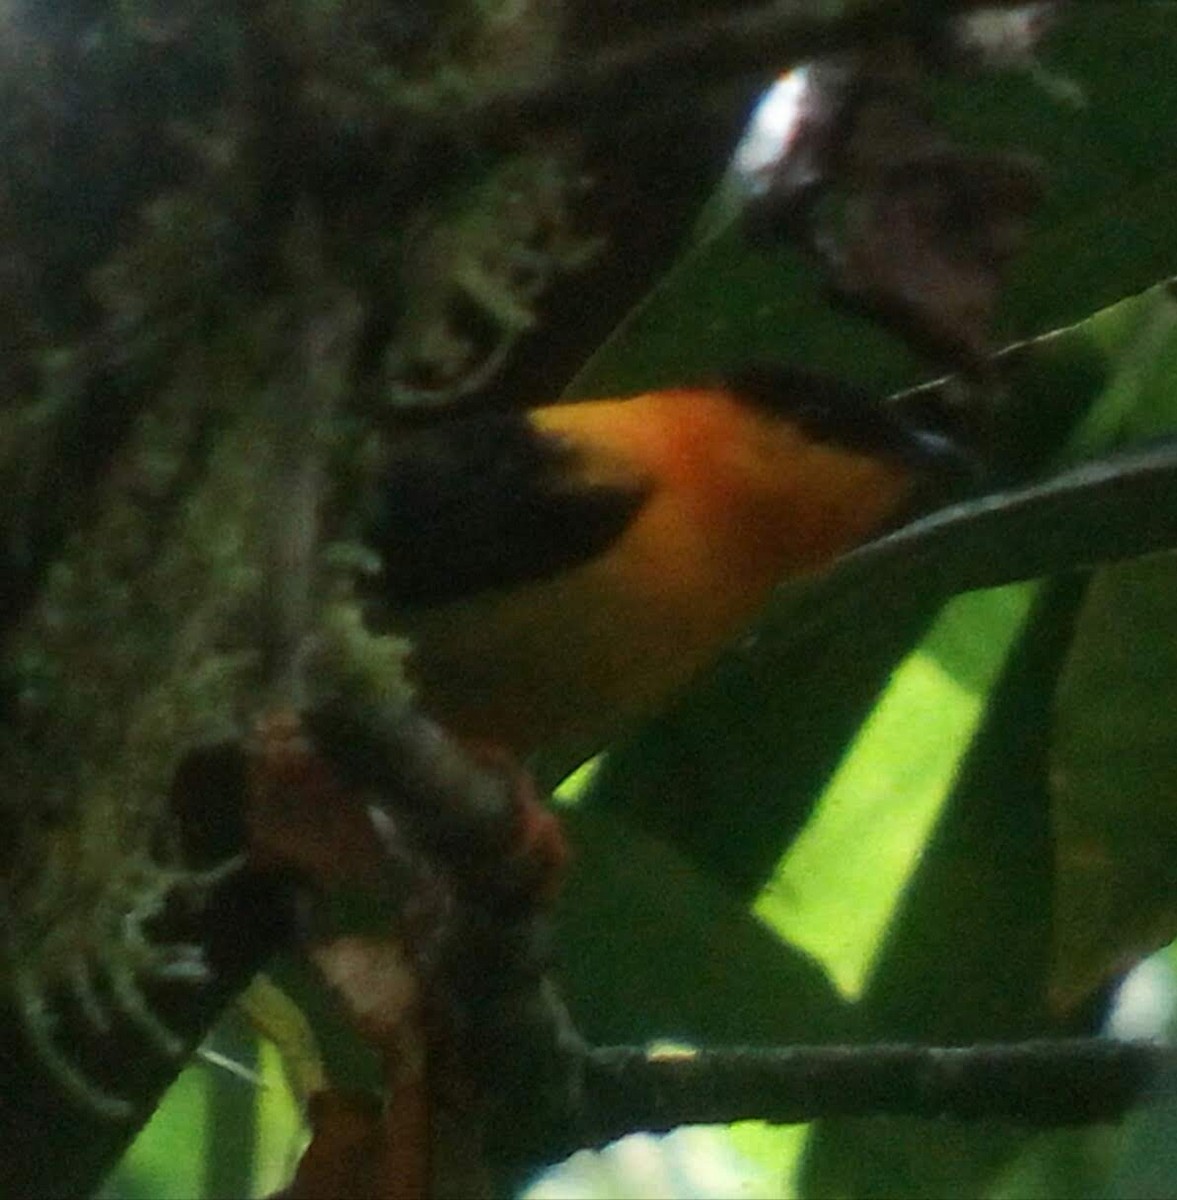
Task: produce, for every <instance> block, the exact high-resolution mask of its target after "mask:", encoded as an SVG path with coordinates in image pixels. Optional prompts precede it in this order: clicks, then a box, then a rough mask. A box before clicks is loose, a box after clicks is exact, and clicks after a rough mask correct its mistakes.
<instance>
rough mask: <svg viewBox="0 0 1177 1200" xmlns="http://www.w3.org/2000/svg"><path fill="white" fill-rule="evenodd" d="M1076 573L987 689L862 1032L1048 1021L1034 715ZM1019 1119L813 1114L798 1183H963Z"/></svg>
mask: <svg viewBox="0 0 1177 1200" xmlns="http://www.w3.org/2000/svg"><path fill="white" fill-rule="evenodd" d="M1081 598H1082V586H1081V585H1079V584H1076V583H1067V584H1055V585H1053V586H1052V587H1051V588H1049V589H1048V590H1047V591H1046V593H1045V594H1044V596H1043V597H1042V599H1041V600H1040V601H1039V603H1038V604H1037V605H1036V607H1035V610H1034V612H1033V613H1032V615H1031V618H1030V622H1029V624H1028V625H1027V628H1026V630H1025V632H1024V633H1023V635H1022V638H1021V641H1020V643H1019V645H1018V646H1017V648H1016V652H1015V653H1014V654H1013V656H1012V657H1011V658H1010V660H1009V663H1008V665H1007V667H1006V669H1005V671H1004V673H1003V676H1002V678H1001V679H1000V681H999V682H998V684H997V687H996V689H995V691H994V693H993V695H992V697H991V699H990V702H989V706H988V709H987V711H986V714H985V719H984V722H983V724H982V727H981V729H980V731H979V732H978V734H977V736H976V738H975V739H974V740H973V743H972V746H971V748H970V750H969V753H968V757H967V758H966V760H965V763H964V765H963V767H962V769H961V773H960V776H959V778H958V780H957V784H956V787H955V789H954V790H953V793H952V795H951V797H950V799H949V802H948V806H947V808H946V810H945V812H944V815H943V817H942V819H941V821H940V824H939V826H938V828H937V829H936V831H935V832H934V834H933V836H932V838H931V840H930V842H929V843H928V846H927V848H926V850H925V852H924V856H923V859H922V861H921V863H920V865H919V867H918V869H917V871H916V874H915V876H914V878H913V879H912V881H911V883H910V885H909V887H908V891H907V894H906V895H905V897H904V899H903V901H902V902H901V905H900V910H899V913H898V914H897V916H896V918H895V920H894V923H893V926H892V928H891V930H890V932H889V934H888V935H887V938H886V940H885V942H884V944H883V947H882V949H881V951H880V956H879V959H878V963H877V966H876V968H875V971H874V973H873V975H872V977H871V979H870V981H869V983H868V986H867V989H866V991H865V994H864V996H863V999H862V1001H861V1004H860V1012H861V1017H862V1019H863V1026H864V1029H865V1030H866V1031H867V1034H866V1036H869V1037H872V1038H882V1039H888V1040H912V1041H920V1042H932V1043H952V1042H959V1043H967V1042H971V1041H977V1040H986V1039H997V1040H1002V1039H1007V1040H1008V1039H1017V1038H1022V1037H1025V1036H1028V1035H1030V1034H1032V1033H1046V1032H1062V1031H1063V1030H1062V1027H1061V1026H1060V1025H1059V1024H1058V1023H1055V1022H1051V1020H1050V1019H1049V1017H1048V1015H1047V1011H1046V1000H1045V997H1046V976H1047V963H1048V959H1049V944H1048V943H1049V928H1050V914H1051V903H1052V889H1051V884H1052V878H1051V851H1052V836H1051V828H1050V813H1049V797H1048V792H1047V776H1048V759H1047V751H1048V746H1047V728H1048V725H1047V718H1048V715H1049V712H1050V706H1051V701H1052V696H1053V691H1054V680H1055V677H1056V674H1057V671H1058V669H1059V665H1060V663H1061V661H1062V658H1063V656H1064V655H1065V653H1066V651H1067V647H1068V645H1069V641H1070V630H1071V627H1072V624H1073V621H1074V616H1075V611H1076V609H1077V606H1078V604H1079V603H1080V601H1081ZM1025 1137H1026V1135H1025V1134H1022V1133H1017V1132H1013V1131H1011V1130H1010V1129H1009V1128H1008V1127H1002V1126H996V1125H994V1126H990V1125H986V1124H983V1123H981V1124H970V1125H969V1126H967V1127H965V1126H961V1125H957V1124H949V1125H945V1126H940V1125H936V1124H933V1123H930V1122H925V1121H916V1120H886V1121H881V1120H880V1121H837V1122H826V1123H823V1124H822V1125H821V1126H819V1127H818V1129H817V1131H816V1132H815V1134H814V1137H813V1138H812V1140H811V1143H810V1150H809V1154H808V1156H807V1159H806V1164H805V1171H804V1184H805V1191H806V1194H812V1195H822V1196H830V1195H833V1196H854V1197H869V1196H929V1197H932V1196H936V1197H939V1196H947V1195H951V1196H971V1195H977V1194H979V1193H980V1192H981V1191H982V1190H983V1188H984V1186H985V1184H986V1183H987V1181H988V1180H989V1179H990V1178H991V1177H992V1176H993V1174H994V1172H996V1170H997V1169H998V1168H999V1167H1000V1165H1001V1164H1002V1163H1003V1162H1004V1161H1006V1160H1007V1158H1008V1157H1009V1156H1010V1155H1011V1154H1012V1153H1013V1152H1014V1150H1015V1149H1016V1148H1017V1146H1018V1145H1019V1144H1020V1143H1021V1142H1022V1141H1023V1140H1024V1139H1025Z"/></svg>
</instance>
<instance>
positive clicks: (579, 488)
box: [366, 412, 648, 608]
mask: <svg viewBox="0 0 1177 1200" xmlns="http://www.w3.org/2000/svg"><path fill="white" fill-rule="evenodd" d="M579 468H580V452H579V451H578V450H577V448H576V447H575V446H574V445H572V444H570V443H569V442H567V441H565V440H564V439H563V438H561V437H559V436H557V435H553V434H547V433H543V432H541V431H540V430H538V429H536V428H535V426H534V425H533V424H532V423H531V422H530V421H529V420H528V418H527V416H526V414H525V413H521V412H487V413H483V414H478V415H476V416H466V417H462V418H460V419H454V420H450V421H441V422H439V423H438V424H437V425H436V426H431V427H429V428H425V429H418V430H414V431H413V432H411V433H408V434H405V435H404V436H402V437H401V438H399V439H398V440H397V441H396V442H395V443H394V445H393V446H392V447H391V448H390V450H389V452H388V456H387V460H386V464H385V466H384V469H383V470H382V482H381V485H380V487H379V489H378V493H377V496H376V500H375V504H374V506H373V508H374V512H373V515H372V517H371V519H370V522H369V526H368V529H367V531H366V540H367V542H368V544H369V545H370V546H371V548H372V549H374V550H376V551H378V552H379V553H380V555H381V557H382V559H383V563H384V569H383V573H382V575H381V577H380V579H379V581H378V587H379V591H380V598H381V600H382V601H384V602H387V603H388V604H390V605H391V606H392V607H394V608H410V607H427V606H432V605H437V604H444V603H446V602H448V601H451V600H458V599H462V598H464V597H468V596H472V595H475V594H477V593H479V592H485V591H489V590H492V589H497V588H506V587H510V586H512V585H515V584H519V583H523V582H525V581H528V580H535V579H541V578H545V577H547V576H551V575H555V574H557V573H559V572H561V571H563V570H566V569H567V568H569V567H571V566H575V565H577V564H579V563H582V562H586V561H588V560H589V559H591V558H594V557H595V556H596V555H598V554H600V553H602V552H603V551H604V550H605V549H606V548H607V547H608V546H610V545H611V544H612V543H613V542H614V541H615V540H616V539H617V538H618V537H620V536H621V534H622V533H623V532H624V531H625V529H626V528H627V527H628V526H629V524H630V522H631V521H632V520H633V518H634V516H635V515H636V514H637V512H638V510H639V509H640V508H641V506H642V504H643V502H644V501H645V498H646V496H647V494H648V488H647V486H646V485H645V483H644V481H642V480H641V479H633V480H626V479H618V480H616V481H612V480H611V481H608V482H599V481H592V480H589V479H587V478H586V477H585V475H584V473H583V472H582V471H581V470H580V469H579Z"/></svg>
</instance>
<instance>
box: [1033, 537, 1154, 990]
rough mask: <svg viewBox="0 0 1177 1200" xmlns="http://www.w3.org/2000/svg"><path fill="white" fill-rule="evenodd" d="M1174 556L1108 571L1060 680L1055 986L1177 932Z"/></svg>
mask: <svg viewBox="0 0 1177 1200" xmlns="http://www.w3.org/2000/svg"><path fill="white" fill-rule="evenodd" d="M1175 630H1177V556H1175V555H1172V554H1167V555H1160V556H1157V557H1154V558H1148V559H1144V560H1141V561H1139V562H1133V563H1126V564H1124V565H1123V566H1119V567H1116V568H1108V569H1105V570H1103V571H1101V572H1100V573H1099V574H1098V576H1097V577H1096V579H1095V580H1094V581H1093V583H1092V585H1091V588H1090V590H1089V592H1088V594H1087V599H1086V602H1085V604H1084V606H1083V611H1082V612H1081V614H1080V616H1079V621H1078V624H1077V626H1076V630H1075V641H1074V644H1073V646H1072V648H1071V653H1070V655H1069V657H1068V660H1067V663H1066V665H1065V668H1064V670H1063V673H1062V676H1061V678H1060V681H1059V690H1058V700H1057V713H1056V718H1055V727H1054V744H1053V768H1054V769H1053V773H1052V777H1051V782H1052V790H1053V796H1054V806H1055V810H1054V811H1055V824H1056V828H1057V836H1058V848H1057V856H1058V861H1057V870H1058V911H1057V916H1056V919H1055V929H1056V944H1055V964H1054V972H1053V980H1052V982H1053V999H1054V1002H1055V1003H1056V1004H1057V1005H1058V1006H1059V1008H1060V1009H1061V1010H1064V1011H1065V1010H1066V1009H1068V1008H1070V1007H1071V1006H1072V1005H1073V1004H1075V1003H1076V1002H1078V1001H1080V1000H1081V999H1082V998H1083V997H1084V996H1085V995H1086V994H1087V993H1089V992H1090V991H1091V989H1092V988H1093V987H1096V986H1097V985H1098V984H1099V983H1101V982H1102V981H1103V980H1104V979H1105V978H1106V977H1107V976H1108V975H1110V974H1113V973H1115V972H1117V971H1120V970H1123V969H1124V968H1125V967H1127V966H1129V965H1131V964H1132V963H1133V962H1135V961H1136V960H1137V959H1138V958H1140V957H1142V956H1143V955H1144V954H1146V953H1148V952H1149V951H1151V950H1154V949H1156V948H1157V947H1158V946H1163V945H1164V944H1165V943H1167V942H1169V941H1171V940H1172V938H1173V937H1174V935H1177V728H1175V727H1174V723H1173V719H1172V714H1173V711H1174V709H1175V708H1177V638H1175V637H1174V631H1175Z"/></svg>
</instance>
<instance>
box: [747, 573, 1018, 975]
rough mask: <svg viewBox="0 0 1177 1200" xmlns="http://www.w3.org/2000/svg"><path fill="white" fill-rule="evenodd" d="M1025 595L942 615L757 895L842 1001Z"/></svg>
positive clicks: (943, 785)
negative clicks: (965, 673) (949, 659)
mask: <svg viewBox="0 0 1177 1200" xmlns="http://www.w3.org/2000/svg"><path fill="white" fill-rule="evenodd" d="M1031 598H1032V591H1031V590H1030V589H1027V588H1024V587H1019V588H1009V589H1004V590H1000V591H989V592H983V593H979V594H977V595H975V596H962V597H959V598H957V599H956V600H954V601H952V603H950V604H949V605H948V606H947V607H946V608H945V611H944V612H943V613H942V614H941V616H940V618H939V619H938V620H937V621H936V623H935V624H934V625H933V626H932V629H931V630H930V632H929V634H928V637H927V638H926V639H925V642H924V646H923V647H922V648H921V650H919V651H917V652H916V653H915V654H912V655H911V656H910V657H909V658H908V659H907V660H906V661H905V662H904V663H903V665H902V666H901V667H900V668H899V669H898V670H897V671H896V672H895V674H894V676H893V677H892V679H891V681H890V684H889V685H888V687H887V690H886V691H885V692H884V694H883V696H882V697H881V699H880V701H879V703H878V704H877V705H876V706H875V708H874V710H873V711H872V713H871V714H870V717H869V718H868V720H867V721H866V723H865V724H864V725H863V727H862V729H861V731H860V732H859V734H858V736H857V737H856V739H855V740H854V743H853V745H852V746H851V747H850V748H849V749H848V750H847V753H846V756H845V758H844V759H843V760H842V762H841V764H840V765H839V767H838V769H837V771H836V773H835V774H834V776H833V778H832V779H831V781H830V783H829V786H828V787H827V788H826V789H825V791H824V793H823V794H822V796H821V799H820V800H819V802H818V805H817V808H816V809H815V811H814V814H813V817H812V819H811V820H810V821H809V823H808V824H807V825H806V826H805V829H804V830H803V831H802V832H801V835H800V836H799V837H798V838H797V840H796V841H795V842H794V843H793V845H791V846H790V847H789V849H788V850H787V852H786V853H785V855H784V857H783V858H782V860H781V862H780V865H779V866H778V868H777V870H776V872H775V873H774V875H773V878H772V880H771V882H770V883H769V884H768V886H767V887H766V888H765V891H764V892H763V894H762V895H761V897H760V900H759V902H758V904H757V911H758V912H760V913H761V914H762V915H763V916H764V918H765V919H766V920H768V921H769V922H770V923H771V925H772V926H773V928H774V929H776V930H777V932H778V933H780V934H781V935H782V936H783V937H785V938H786V939H787V940H789V941H790V942H793V943H795V944H797V945H800V946H802V947H804V948H805V949H806V950H808V951H809V952H810V953H811V954H813V955H815V956H816V957H817V958H818V960H819V961H820V962H822V963H823V964H824V965H825V967H826V969H827V970H829V971H830V973H831V974H832V975H833V977H834V979H835V980H836V981H837V983H838V984H839V986H840V987H841V989H842V991H843V992H844V993H846V994H848V995H851V996H855V995H857V994H858V993H859V992H860V991H861V988H862V984H863V980H864V978H865V977H866V974H867V972H868V970H869V968H870V966H871V964H872V961H873V959H874V956H875V954H876V952H877V949H878V945H879V941H880V937H881V935H882V933H883V930H884V929H885V927H886V924H887V922H888V920H889V919H890V917H891V913H892V911H893V909H894V906H895V902H896V899H897V896H898V893H899V891H900V889H901V888H902V887H903V885H904V883H905V882H906V881H907V878H908V876H909V874H910V873H911V870H912V867H913V865H914V862H915V861H916V859H918V857H919V854H920V851H921V849H922V847H923V844H924V842H925V840H926V838H927V836H928V833H929V830H930V827H931V826H932V824H933V823H934V822H935V821H936V819H937V817H938V816H939V813H940V810H941V807H942V805H943V803H944V799H945V796H946V794H947V792H948V790H949V787H950V785H951V783H952V780H953V777H954V776H955V774H956V769H957V766H958V762H959V759H960V756H961V754H962V752H963V750H964V748H965V747H966V746H967V745H968V742H969V739H970V738H971V736H972V734H973V732H974V730H975V729H976V726H977V724H978V721H979V719H980V715H981V710H982V705H983V702H984V695H985V692H986V691H987V690H988V688H989V686H990V685H991V684H992V682H993V679H994V678H995V677H996V675H997V674H998V672H999V671H1000V670H1001V667H1002V665H1003V663H1004V660H1005V657H1006V654H1007V652H1008V650H1009V646H1010V644H1011V642H1012V641H1014V640H1016V638H1017V635H1018V633H1019V630H1020V628H1021V625H1022V623H1023V622H1024V620H1025V617H1026V612H1027V608H1028V605H1029V602H1030V600H1031ZM954 647H957V648H961V647H968V651H967V652H968V653H969V654H970V656H971V674H972V680H971V684H972V686H971V687H966V686H964V685H962V683H961V682H960V681H959V680H958V679H954V678H953V677H952V676H950V675H948V674H947V673H946V672H945V671H944V670H943V669H942V667H941V666H940V664H939V661H938V657H937V654H936V652H935V651H932V648H935V650H936V651H939V652H941V653H942V652H944V651H945V650H947V651H948V652H949V653H950V654H951V653H952V652H953V648H954ZM957 652H958V653H959V652H962V651H961V650H959V649H958V651H957ZM913 731H916V732H917V733H918V737H917V738H916V739H915V741H914V742H913V738H912V733H913Z"/></svg>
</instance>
